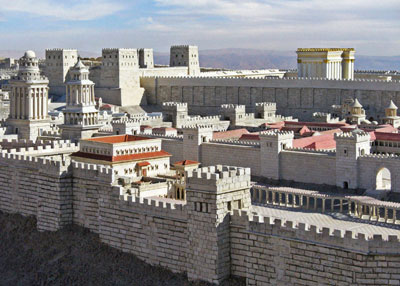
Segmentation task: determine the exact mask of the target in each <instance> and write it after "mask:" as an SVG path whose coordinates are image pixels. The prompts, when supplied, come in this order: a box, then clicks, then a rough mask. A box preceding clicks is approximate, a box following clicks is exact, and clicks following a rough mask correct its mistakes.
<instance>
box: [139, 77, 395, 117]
mask: <svg viewBox="0 0 400 286" xmlns="http://www.w3.org/2000/svg"><path fill="white" fill-rule="evenodd" d="M140 82H141V86H142V87H143V88H144V89H145V94H144V95H145V97H146V101H147V104H149V105H159V106H160V107H161V106H162V103H163V102H168V101H175V102H187V103H188V108H189V111H190V112H191V113H193V114H201V115H209V114H219V112H220V106H221V104H229V103H230V104H242V105H246V108H247V109H248V111H249V112H250V111H251V112H254V105H255V103H257V102H276V105H277V111H278V113H279V114H282V115H284V116H293V117H294V118H299V119H300V120H310V119H312V114H313V113H314V112H330V111H331V106H332V105H340V104H342V103H343V102H344V100H345V99H347V98H353V99H354V98H357V99H358V100H359V101H360V102H361V104H362V105H363V107H364V109H365V110H366V113H367V115H368V118H371V117H372V118H373V119H374V120H378V119H379V118H380V117H381V116H383V115H384V109H385V107H386V106H387V105H388V104H389V102H390V100H393V101H394V103H395V104H396V105H397V106H399V105H400V83H399V82H398V81H391V82H388V81H378V80H375V81H374V80H352V81H351V80H327V79H286V78H284V79H252V78H209V77H142V78H141V80H140Z"/></svg>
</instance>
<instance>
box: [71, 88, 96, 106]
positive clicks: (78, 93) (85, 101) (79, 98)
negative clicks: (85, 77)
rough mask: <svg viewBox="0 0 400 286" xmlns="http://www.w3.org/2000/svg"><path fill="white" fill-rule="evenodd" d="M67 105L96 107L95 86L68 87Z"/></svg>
mask: <svg viewBox="0 0 400 286" xmlns="http://www.w3.org/2000/svg"><path fill="white" fill-rule="evenodd" d="M66 89H67V90H66V94H67V98H66V102H67V105H78V104H82V105H95V104H96V100H95V97H94V85H67V86H66Z"/></svg>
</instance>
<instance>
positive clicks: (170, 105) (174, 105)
mask: <svg viewBox="0 0 400 286" xmlns="http://www.w3.org/2000/svg"><path fill="white" fill-rule="evenodd" d="M187 107H188V105H187V102H175V101H169V102H163V109H170V110H171V109H187Z"/></svg>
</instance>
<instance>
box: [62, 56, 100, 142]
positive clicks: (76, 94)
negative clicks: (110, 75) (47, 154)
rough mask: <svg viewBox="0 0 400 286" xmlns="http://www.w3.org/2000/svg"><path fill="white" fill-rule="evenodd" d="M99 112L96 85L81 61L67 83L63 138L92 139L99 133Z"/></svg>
mask: <svg viewBox="0 0 400 286" xmlns="http://www.w3.org/2000/svg"><path fill="white" fill-rule="evenodd" d="M100 127H101V124H99V112H98V110H97V109H96V100H95V96H94V83H93V82H92V81H91V80H89V69H88V68H87V67H86V66H85V65H84V64H83V63H82V61H81V60H80V59H79V60H78V62H77V63H76V64H75V66H74V67H73V68H71V70H70V80H69V81H68V82H66V108H65V110H64V125H62V126H61V129H62V138H63V139H71V140H74V139H75V140H76V139H79V138H90V137H92V135H93V134H94V133H97V132H98V130H99V128H100Z"/></svg>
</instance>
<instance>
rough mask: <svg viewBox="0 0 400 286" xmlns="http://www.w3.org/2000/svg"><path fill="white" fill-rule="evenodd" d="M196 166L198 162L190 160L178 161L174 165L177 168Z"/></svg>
mask: <svg viewBox="0 0 400 286" xmlns="http://www.w3.org/2000/svg"><path fill="white" fill-rule="evenodd" d="M198 164H200V162H197V161H192V160H183V161H178V162H176V163H174V165H178V166H187V165H198Z"/></svg>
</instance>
